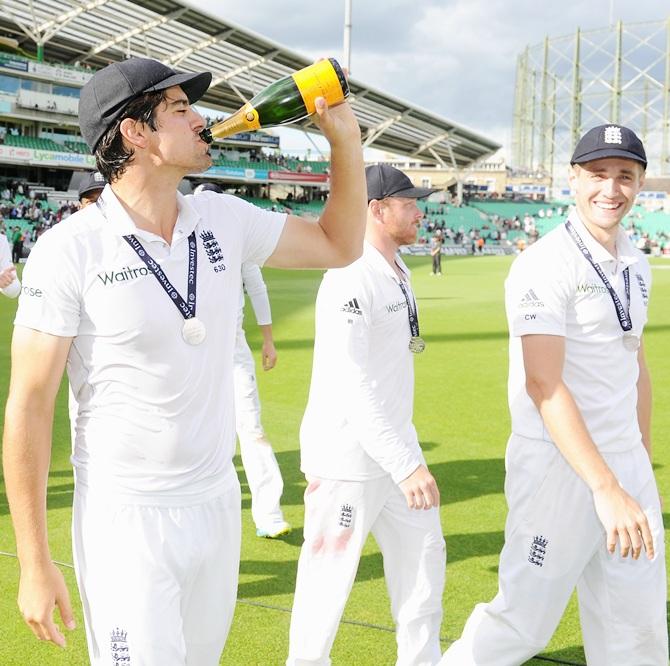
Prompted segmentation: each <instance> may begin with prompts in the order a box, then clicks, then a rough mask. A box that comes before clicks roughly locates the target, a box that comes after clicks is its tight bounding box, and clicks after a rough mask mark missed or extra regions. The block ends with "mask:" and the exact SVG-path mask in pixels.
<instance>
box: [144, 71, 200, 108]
mask: <svg viewBox="0 0 670 666" xmlns="http://www.w3.org/2000/svg"><path fill="white" fill-rule="evenodd" d="M211 82H212V74H211V72H200V73H199V74H186V73H184V74H173V75H172V76H168V77H167V79H163V81H161V82H160V83H156V84H154V85H153V86H150V87H149V88H146V89H145V90H143V91H142V92H152V91H154V90H165V89H166V88H172V86H181V89H182V90H183V91H184V92H185V93H186V97H188V101H189V103H190V104H194V103H195V102H197V101H198V100H199V99H200V98H201V97H202V96H203V95H204V94H205V93H206V92H207V89H208V88H209V84H210V83H211Z"/></svg>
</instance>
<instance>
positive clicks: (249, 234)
mask: <svg viewBox="0 0 670 666" xmlns="http://www.w3.org/2000/svg"><path fill="white" fill-rule="evenodd" d="M229 203H230V206H231V212H232V214H234V215H235V216H237V217H238V219H239V221H240V224H242V225H243V229H244V242H243V247H242V261H243V262H251V263H253V264H257V265H258V266H262V265H263V264H264V263H265V262H266V261H267V258H268V257H269V256H270V255H271V254H272V253H273V252H274V251H275V248H276V247H277V243H278V242H279V237H280V236H281V233H282V231H283V229H284V224H285V223H286V214H285V213H275V212H273V211H269V210H264V209H263V208H259V207H258V206H254V205H253V204H250V203H249V202H247V201H244V200H243V199H239V198H238V197H229Z"/></svg>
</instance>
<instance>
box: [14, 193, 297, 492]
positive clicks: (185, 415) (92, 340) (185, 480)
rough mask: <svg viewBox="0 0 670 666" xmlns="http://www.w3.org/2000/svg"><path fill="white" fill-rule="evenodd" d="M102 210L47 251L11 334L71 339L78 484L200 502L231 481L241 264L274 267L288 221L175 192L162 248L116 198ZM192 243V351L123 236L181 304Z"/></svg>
mask: <svg viewBox="0 0 670 666" xmlns="http://www.w3.org/2000/svg"><path fill="white" fill-rule="evenodd" d="M102 200H103V202H104V203H103V205H102V206H101V207H99V206H88V207H87V208H85V209H83V210H82V211H80V212H78V213H76V214H74V215H72V216H71V217H70V218H68V220H67V221H65V222H62V223H61V224H59V225H57V226H55V227H54V228H53V229H51V230H50V231H48V232H47V233H45V234H44V235H43V236H42V237H41V238H40V239H39V241H38V242H37V244H36V246H35V248H34V249H33V251H32V252H31V254H30V257H29V259H28V262H27V264H26V268H25V271H24V289H23V293H22V296H21V298H20V300H19V308H18V312H17V315H16V320H15V325H17V326H26V327H28V328H33V329H36V330H39V331H43V332H45V333H49V334H52V335H58V336H66V337H73V338H74V340H73V344H72V348H71V351H70V354H69V357H68V362H67V371H68V377H69V380H70V385H71V389H72V393H73V396H74V399H75V400H76V402H77V405H78V408H77V413H76V418H75V423H74V424H73V431H74V442H73V455H72V462H73V464H74V466H75V468H76V473H77V483H78V484H85V485H88V486H89V487H90V488H91V489H95V490H101V491H104V492H107V493H111V494H114V495H117V496H127V497H128V501H132V502H138V503H151V504H184V503H187V502H192V503H196V502H200V501H206V500H207V499H208V498H210V497H213V496H215V495H216V494H218V493H220V492H222V491H224V490H225V489H226V488H227V487H228V486H229V484H230V483H232V482H233V478H234V468H233V466H232V457H233V453H234V450H235V415H234V407H233V347H234V342H235V334H236V324H237V317H238V313H239V298H240V289H241V282H240V271H241V264H242V262H243V261H246V260H249V261H253V262H255V263H258V264H262V263H263V262H264V261H265V260H266V259H267V257H268V256H269V255H270V254H271V253H272V252H273V251H274V248H275V247H276V244H277V241H278V240H279V236H280V235H281V231H282V229H283V225H284V221H285V219H286V216H285V215H283V214H278V213H271V212H268V211H263V210H261V209H259V208H256V207H255V206H252V205H251V204H248V203H246V202H244V201H242V200H240V199H237V198H235V197H231V196H228V195H222V194H217V193H214V192H202V193H200V194H197V195H195V196H187V197H184V196H182V195H181V194H177V201H178V206H179V217H178V219H177V223H176V226H175V229H174V233H173V240H172V244H171V245H168V244H167V243H166V242H165V241H164V240H163V239H162V238H161V237H160V236H157V235H155V234H153V233H151V232H148V231H142V230H139V229H137V228H136V227H135V226H134V224H133V222H132V220H131V219H130V217H129V216H128V215H127V213H126V212H125V210H124V209H123V207H122V205H121V203H120V202H119V201H118V199H117V198H116V197H115V196H114V193H113V192H112V190H111V188H110V187H109V186H107V187H106V188H105V190H104V191H103V194H102ZM102 210H104V215H103V213H102V212H101V211H102ZM191 232H195V235H196V241H197V300H196V313H195V314H196V316H197V318H198V319H200V320H201V321H202V322H203V323H204V324H205V326H206V327H207V337H206V339H205V340H204V342H203V343H202V344H200V345H197V346H191V345H188V344H186V343H185V342H184V340H183V339H182V334H181V330H182V325H183V322H184V319H183V316H182V314H181V313H180V312H179V311H178V310H177V308H176V307H175V305H174V304H173V302H172V300H171V299H170V297H169V296H168V295H167V294H166V293H165V292H164V291H163V289H162V288H161V286H160V284H159V283H158V281H157V280H156V278H155V277H154V276H153V275H152V274H150V273H149V272H148V269H147V268H146V266H145V264H144V263H143V262H142V260H141V259H140V257H139V256H138V255H137V254H136V253H135V251H134V250H133V249H132V248H131V247H130V246H129V245H128V243H127V242H126V241H125V240H124V238H123V236H124V235H125V234H134V235H135V237H136V238H137V239H138V240H139V241H140V242H141V243H142V245H143V246H144V248H145V250H146V251H147V252H148V253H149V254H150V255H151V256H152V257H153V258H154V259H155V260H156V261H157V262H158V263H159V264H160V266H161V268H162V270H163V271H164V272H165V274H166V276H167V277H168V279H169V280H170V281H171V282H172V284H173V285H174V286H175V288H176V289H177V291H178V292H179V293H180V294H181V295H182V297H183V298H186V295H187V289H186V283H187V270H188V237H189V235H190V234H191Z"/></svg>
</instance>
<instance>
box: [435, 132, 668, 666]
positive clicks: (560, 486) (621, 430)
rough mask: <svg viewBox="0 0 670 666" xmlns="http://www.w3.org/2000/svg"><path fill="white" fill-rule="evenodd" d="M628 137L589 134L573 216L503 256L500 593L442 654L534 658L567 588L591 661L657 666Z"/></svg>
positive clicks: (653, 492)
mask: <svg viewBox="0 0 670 666" xmlns="http://www.w3.org/2000/svg"><path fill="white" fill-rule="evenodd" d="M646 166H647V160H646V155H645V151H644V147H643V146H642V143H641V141H640V140H639V139H638V137H637V136H636V135H635V134H634V133H633V132H632V131H631V130H630V129H628V128H626V127H621V126H619V125H603V126H600V127H595V128H593V129H591V130H590V131H588V132H587V133H586V134H585V135H584V136H583V137H582V139H581V140H580V141H579V143H578V144H577V147H576V149H575V152H574V154H573V157H572V160H571V168H570V183H571V185H572V188H573V190H574V192H575V202H576V210H575V211H574V212H573V213H572V214H571V215H570V216H569V218H568V220H567V221H566V222H565V224H561V225H560V226H558V227H557V228H556V229H554V230H553V231H552V232H551V233H549V234H547V236H545V237H544V238H542V239H541V240H540V241H539V242H537V243H536V244H534V245H532V246H531V247H530V248H529V249H528V250H526V251H525V252H524V253H523V254H521V255H520V256H519V257H518V258H517V259H516V261H515V262H514V264H513V266H512V269H511V271H510V274H509V277H508V279H507V282H506V284H505V296H506V307H507V317H508V321H509V328H510V373H509V385H508V389H509V404H510V411H511V416H512V435H511V437H510V439H509V442H508V446H507V454H506V469H507V478H506V481H505V495H506V498H507V503H508V506H509V513H508V517H507V522H506V525H505V545H504V547H503V550H502V553H501V556H500V569H499V591H498V594H497V596H496V597H495V599H493V601H491V602H490V603H488V604H480V605H478V606H477V607H476V608H475V610H474V612H473V613H472V615H471V616H470V618H469V620H468V621H467V623H466V625H465V629H464V631H463V635H462V636H461V638H460V639H459V640H458V641H456V642H455V643H454V644H453V645H452V646H451V647H450V648H449V650H448V651H447V652H446V654H445V655H444V657H443V659H442V662H441V664H443V665H444V664H448V665H449V666H456V665H457V666H515V665H517V664H522V663H524V662H525V661H526V660H528V659H530V658H531V657H532V656H533V655H535V654H537V653H538V652H539V651H540V650H542V649H543V648H544V647H545V646H546V645H547V643H548V642H549V640H550V639H551V636H552V634H553V633H554V631H555V629H556V626H557V625H558V622H559V621H560V619H561V616H562V615H563V611H564V610H565V606H566V604H567V603H568V600H569V599H570V595H571V594H572V592H573V590H574V589H575V587H576V588H577V591H578V595H579V610H580V619H581V625H582V633H583V639H584V650H585V652H586V658H587V662H588V664H589V666H631V665H632V664H635V666H666V665H667V663H668V637H667V625H666V578H665V548H664V543H663V521H662V517H661V507H660V503H659V497H658V491H657V488H656V482H655V480H654V475H653V471H652V466H651V454H652V451H651V427H650V426H651V382H650V378H649V372H648V371H647V366H646V363H645V358H644V351H643V346H642V331H643V328H644V325H645V323H646V321H647V304H648V300H649V288H650V281H651V273H650V270H649V264H648V263H647V260H646V258H645V257H644V256H643V255H642V254H641V253H640V252H639V251H638V250H636V249H635V248H634V247H633V246H632V245H631V243H630V241H629V240H628V237H627V236H626V234H625V233H624V231H623V229H622V228H621V221H622V220H623V218H624V216H625V215H626V214H627V213H628V212H629V211H630V209H631V207H632V205H633V203H634V201H635V197H636V195H637V194H638V192H639V191H640V189H641V188H642V185H643V184H644V174H645V169H646Z"/></svg>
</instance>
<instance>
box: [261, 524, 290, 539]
mask: <svg viewBox="0 0 670 666" xmlns="http://www.w3.org/2000/svg"><path fill="white" fill-rule="evenodd" d="M290 532H291V526H290V525H289V524H288V523H287V522H286V521H285V520H282V521H281V522H280V523H275V524H274V525H271V526H270V527H269V528H268V529H265V528H261V527H259V528H258V529H257V530H256V536H257V537H261V538H263V539H278V538H279V537H282V536H286V535H287V534H289V533H290Z"/></svg>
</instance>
